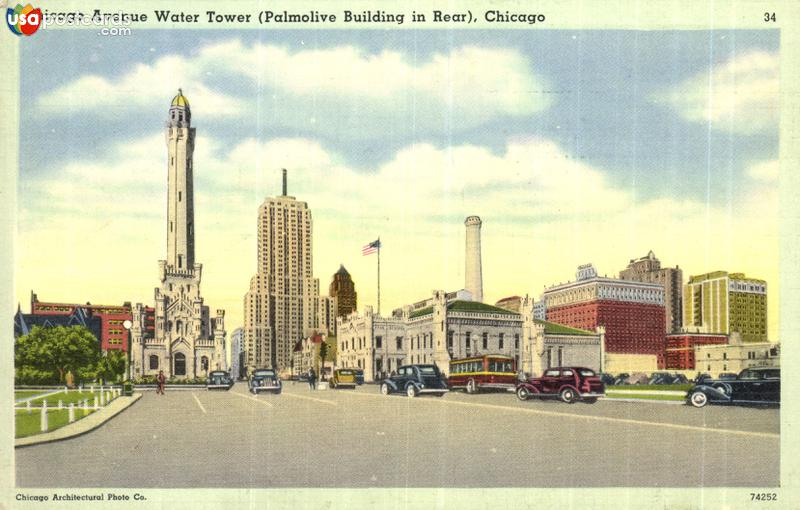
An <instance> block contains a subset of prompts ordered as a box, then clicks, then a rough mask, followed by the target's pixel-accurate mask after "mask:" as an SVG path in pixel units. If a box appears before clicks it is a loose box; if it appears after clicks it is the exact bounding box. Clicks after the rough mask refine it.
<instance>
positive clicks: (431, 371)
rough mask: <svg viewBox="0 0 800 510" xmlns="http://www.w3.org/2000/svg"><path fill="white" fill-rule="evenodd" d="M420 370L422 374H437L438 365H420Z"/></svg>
mask: <svg viewBox="0 0 800 510" xmlns="http://www.w3.org/2000/svg"><path fill="white" fill-rule="evenodd" d="M419 371H420V373H421V374H422V375H436V367H432V366H430V365H429V366H421V367H419Z"/></svg>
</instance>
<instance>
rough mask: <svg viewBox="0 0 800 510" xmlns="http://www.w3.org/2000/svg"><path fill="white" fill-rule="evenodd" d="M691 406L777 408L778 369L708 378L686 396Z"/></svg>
mask: <svg viewBox="0 0 800 510" xmlns="http://www.w3.org/2000/svg"><path fill="white" fill-rule="evenodd" d="M686 402H687V403H689V404H691V405H693V406H694V407H704V406H705V405H706V404H756V405H780V402H781V369H780V368H779V367H770V368H746V369H744V370H742V371H741V372H739V375H737V376H736V379H724V380H721V379H710V380H709V379H707V380H704V381H703V382H701V383H699V384H696V385H695V386H694V387H693V388H692V389H691V390H689V392H688V393H687V394H686Z"/></svg>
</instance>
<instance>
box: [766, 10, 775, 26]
mask: <svg viewBox="0 0 800 510" xmlns="http://www.w3.org/2000/svg"><path fill="white" fill-rule="evenodd" d="M764 21H765V22H767V23H769V22H770V21H772V22H773V23H774V22H775V13H774V12H765V13H764Z"/></svg>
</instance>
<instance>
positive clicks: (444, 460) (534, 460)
mask: <svg viewBox="0 0 800 510" xmlns="http://www.w3.org/2000/svg"><path fill="white" fill-rule="evenodd" d="M778 434H779V410H778V409H760V408H743V407H722V406H708V407H706V408H704V409H694V408H692V407H689V406H680V405H665V404H648V403H628V402H613V401H600V402H598V403H596V404H584V403H576V404H572V405H569V404H563V403H561V402H555V401H528V402H519V401H518V400H517V399H516V397H515V396H514V395H513V394H512V393H491V394H480V395H465V394H463V393H456V392H454V393H450V394H448V395H445V396H444V397H442V398H436V397H431V396H423V397H418V398H414V399H409V398H408V397H406V396H405V395H402V396H401V395H392V396H387V397H384V396H382V395H380V394H379V393H378V388H377V386H372V385H365V386H362V387H359V388H358V389H356V390H333V391H316V392H311V391H310V390H308V388H307V386H306V385H304V384H301V383H297V384H292V383H288V384H287V385H286V386H285V388H284V392H283V394H282V395H267V394H262V395H259V396H258V397H257V398H255V397H252V396H250V394H248V393H247V390H246V387H245V386H244V385H243V384H237V385H236V386H235V387H234V388H233V389H232V390H231V391H229V392H207V391H172V392H167V394H166V395H165V396H158V395H155V394H154V393H153V392H146V393H145V395H144V397H143V398H142V399H141V400H140V401H139V402H138V403H136V404H135V405H134V406H132V407H131V408H130V409H128V410H127V411H125V412H123V413H122V414H121V415H119V416H117V417H116V418H114V419H113V420H111V421H110V422H108V423H107V424H105V425H104V426H102V427H101V428H100V429H97V430H95V431H94V432H91V433H89V434H87V435H84V436H81V437H78V438H75V439H71V440H67V441H62V442H58V443H51V444H45V445H39V446H33V447H28V448H21V449H17V450H16V475H17V485H18V486H19V487H158V488H177V487H230V488H237V487H238V488H242V487H265V488H266V487H621V486H643V487H698V486H707V487H720V486H745V487H774V486H777V485H778V482H779V471H778V470H779V460H780V441H779V435H778Z"/></svg>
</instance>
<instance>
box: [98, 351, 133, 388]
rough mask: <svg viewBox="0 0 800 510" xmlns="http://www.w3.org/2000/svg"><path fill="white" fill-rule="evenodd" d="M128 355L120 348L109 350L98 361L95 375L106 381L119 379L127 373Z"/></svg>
mask: <svg viewBox="0 0 800 510" xmlns="http://www.w3.org/2000/svg"><path fill="white" fill-rule="evenodd" d="M127 364H128V357H127V356H126V355H125V353H124V352H122V351H119V350H108V351H106V353H105V354H104V355H103V356H101V357H100V359H99V360H98V361H97V365H96V368H95V377H97V379H103V380H105V381H118V380H120V379H121V378H122V376H123V375H124V374H125V368H126V365H127Z"/></svg>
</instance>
